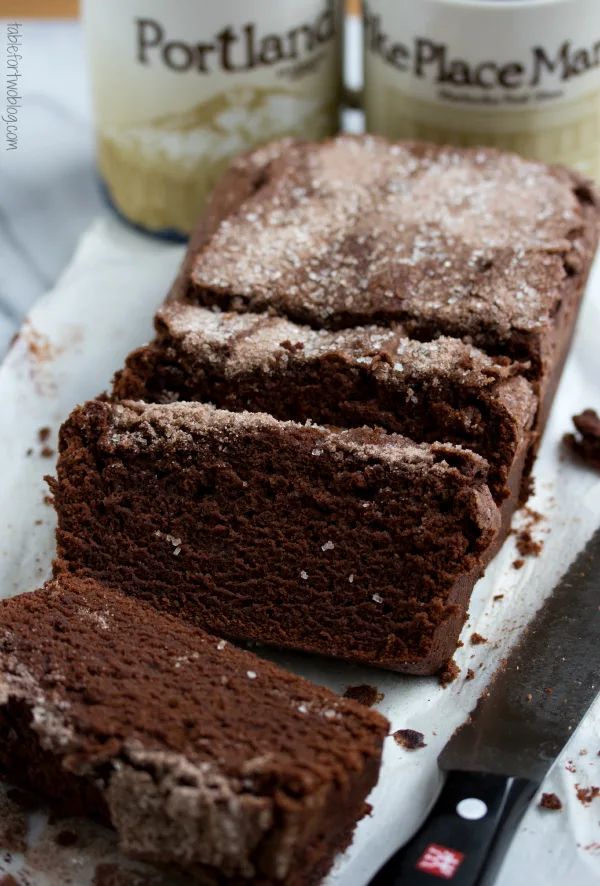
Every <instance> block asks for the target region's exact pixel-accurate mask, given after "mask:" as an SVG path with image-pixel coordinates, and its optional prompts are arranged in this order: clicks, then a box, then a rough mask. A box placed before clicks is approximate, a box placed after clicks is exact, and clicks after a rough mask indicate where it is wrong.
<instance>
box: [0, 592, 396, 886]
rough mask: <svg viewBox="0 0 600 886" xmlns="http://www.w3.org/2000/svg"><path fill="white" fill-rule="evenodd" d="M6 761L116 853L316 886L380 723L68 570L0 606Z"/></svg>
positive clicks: (351, 822)
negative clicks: (102, 833)
mask: <svg viewBox="0 0 600 886" xmlns="http://www.w3.org/2000/svg"><path fill="white" fill-rule="evenodd" d="M0 687H1V692H0V739H1V740H0V765H1V767H2V772H3V775H4V777H6V778H9V779H10V780H12V781H16V782H18V783H19V784H21V785H25V786H27V787H30V788H32V789H34V790H37V791H38V792H40V793H42V794H44V795H46V796H47V797H49V798H50V799H51V800H53V801H54V802H55V803H57V804H58V805H59V808H60V809H61V811H64V812H67V813H69V814H76V815H79V814H83V815H90V816H92V817H94V818H96V819H99V820H100V821H102V822H104V823H107V824H110V825H112V826H113V827H114V828H115V830H116V831H117V834H118V837H119V841H120V844H121V847H122V848H123V850H124V851H125V852H126V853H128V854H130V855H132V856H134V857H136V858H139V859H143V860H146V861H149V862H154V863H157V864H160V865H161V866H167V867H168V866H175V868H180V869H184V870H186V871H190V872H192V873H194V874H195V875H197V876H198V880H194V882H202V883H214V884H217V883H224V882H232V883H233V882H235V883H242V882H248V883H250V882H251V883H257V884H270V883H281V884H296V886H303V884H307V883H316V882H318V881H319V880H320V879H321V877H322V876H323V875H324V874H325V873H326V871H327V869H328V868H329V867H330V865H331V863H332V861H333V858H334V855H335V853H336V852H337V851H338V850H340V849H344V848H345V847H346V845H347V844H348V843H349V841H350V839H351V835H352V832H353V829H354V826H355V824H356V821H357V820H358V819H359V818H360V817H361V816H362V814H363V813H364V801H365V798H366V796H367V795H368V793H369V792H370V790H371V788H372V787H373V786H374V784H375V783H376V781H377V775H378V770H379V763H380V757H381V749H382V743H383V739H384V737H385V735H386V732H387V726H388V724H387V721H386V720H385V719H384V718H383V717H382V716H381V715H380V714H378V713H377V712H375V711H371V710H369V709H367V708H364V707H362V706H361V705H359V704H357V703H355V702H352V701H349V700H346V699H341V698H339V697H338V696H336V695H334V693H332V692H330V691H329V690H327V689H324V688H322V687H318V686H315V685H313V684H311V683H309V682H308V681H306V680H303V679H301V678H300V677H297V676H295V675H293V674H290V673H288V672H287V671H283V670H281V669H280V668H278V667H276V666H275V665H274V664H272V663H270V662H266V661H264V660H261V659H259V658H257V657H256V656H254V655H252V654H251V653H248V652H245V651H242V650H239V649H236V648H235V647H232V646H231V645H230V644H229V643H227V642H226V641H224V640H219V639H218V638H216V637H212V636H209V635H208V634H206V633H205V632H203V631H199V630H197V629H194V628H192V627H190V626H188V625H186V624H184V623H183V622H181V621H180V620H178V619H174V618H171V617H169V616H167V615H164V614H161V613H159V612H156V611H155V610H154V609H152V608H151V607H148V606H146V605H145V604H143V603H141V602H139V601H136V600H134V599H132V598H128V597H125V596H123V595H122V594H120V593H116V592H114V591H110V590H108V589H106V588H104V587H103V586H101V585H99V584H96V583H94V582H89V581H80V580H78V579H77V578H69V577H63V578H61V580H60V581H53V582H49V583H48V584H47V585H46V586H45V587H44V588H43V589H42V590H39V591H36V592H33V593H29V594H23V595H21V596H19V597H14V598H12V599H10V600H2V601H1V602H0Z"/></svg>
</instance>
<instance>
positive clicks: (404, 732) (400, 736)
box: [392, 729, 427, 751]
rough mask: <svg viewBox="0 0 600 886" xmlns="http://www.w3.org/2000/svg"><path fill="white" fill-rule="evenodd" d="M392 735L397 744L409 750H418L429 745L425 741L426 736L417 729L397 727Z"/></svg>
mask: <svg viewBox="0 0 600 886" xmlns="http://www.w3.org/2000/svg"><path fill="white" fill-rule="evenodd" d="M392 737H393V739H394V741H395V742H396V744H398V745H400V747H401V748H404V749H405V750H407V751H416V750H417V749H418V748H426V747H427V745H426V744H425V742H424V741H423V739H424V737H425V736H424V735H423V733H422V732H417V730H416V729H396V731H395V732H393V733H392Z"/></svg>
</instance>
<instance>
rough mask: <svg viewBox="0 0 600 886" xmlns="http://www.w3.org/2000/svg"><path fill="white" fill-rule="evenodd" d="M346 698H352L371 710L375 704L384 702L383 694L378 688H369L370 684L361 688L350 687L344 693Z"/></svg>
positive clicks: (363, 684)
mask: <svg viewBox="0 0 600 886" xmlns="http://www.w3.org/2000/svg"><path fill="white" fill-rule="evenodd" d="M344 698H352V699H353V700H354V701H358V702H360V704H364V705H366V707H368V708H371V707H373V705H375V704H379V702H380V701H383V698H384V695H383V692H379V690H378V689H377V687H376V686H369V685H368V683H361V684H360V685H359V686H348V687H346V690H345V692H344Z"/></svg>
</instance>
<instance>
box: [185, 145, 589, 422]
mask: <svg viewBox="0 0 600 886" xmlns="http://www.w3.org/2000/svg"><path fill="white" fill-rule="evenodd" d="M598 217H599V213H598V197H597V194H596V191H595V190H594V188H593V186H592V185H590V183H589V182H586V181H585V180H584V179H582V178H580V177H579V176H578V175H577V174H576V173H573V172H570V171H568V170H566V169H564V168H562V167H550V166H546V165H544V164H542V163H538V162H534V161H531V160H526V159H524V158H522V157H519V156H517V155H515V154H510V153H504V152H500V151H496V150H494V149H492V148H474V149H465V148H458V147H449V146H439V145H430V144H424V143H402V142H400V143H392V142H388V141H386V140H385V139H383V138H379V137H374V136H362V137H354V136H339V137H337V138H334V139H330V140H328V141H325V142H322V143H320V144H316V143H293V142H292V143H290V142H284V143H282V144H281V145H280V146H279V148H278V146H277V145H270V146H268V148H261V149H258V150H257V151H255V152H254V153H252V154H249V155H246V156H245V157H241V158H239V159H237V160H236V161H234V163H233V165H232V167H231V168H230V170H229V172H228V173H227V174H226V175H225V177H224V179H223V181H222V182H221V184H220V185H219V186H218V187H217V189H216V191H215V194H214V197H213V200H212V202H211V204H210V206H209V209H208V211H207V213H206V214H205V216H204V217H203V219H202V220H201V223H200V226H199V228H198V231H197V232H196V236H195V237H194V238H193V239H192V242H191V245H190V250H189V253H188V258H187V261H186V263H185V265H184V268H183V270H182V273H181V274H180V276H179V278H178V281H177V283H176V285H175V287H174V289H173V293H172V297H173V298H176V299H178V298H183V299H187V300H191V301H193V302H195V303H200V304H204V305H209V306H210V305H218V306H220V307H221V308H223V309H234V310H237V311H254V312H262V311H270V312H274V313H276V314H280V315H283V316H287V317H288V318H290V319H293V320H296V321H298V322H301V323H306V324H309V325H311V326H313V327H315V328H330V329H340V328H344V327H350V326H357V325H364V324H372V323H377V324H381V325H387V324H389V323H390V322H401V323H403V324H404V326H405V329H406V331H407V333H408V334H409V335H411V336H413V337H415V338H427V339H431V338H433V337H434V336H436V335H440V334H441V335H448V336H453V337H457V338H467V339H468V340H469V341H470V342H471V343H472V344H475V345H477V346H478V347H481V348H482V349H483V350H486V351H488V352H489V353H491V354H504V355H508V356H510V357H511V358H512V359H515V360H526V361H528V362H529V369H528V374H529V376H530V378H532V380H533V381H534V382H535V383H536V385H537V386H539V393H540V399H541V410H540V424H542V423H543V420H544V418H545V416H546V413H547V410H548V408H549V404H550V402H551V399H552V395H553V392H554V388H555V386H556V383H557V381H558V377H559V375H560V369H561V367H562V363H563V360H564V357H565V354H566V351H567V349H568V345H569V342H570V339H571V334H572V330H573V326H574V322H575V317H576V313H577V309H578V305H579V301H580V298H581V294H582V291H583V286H584V284H585V280H586V278H587V274H588V271H589V268H590V265H591V261H592V258H593V255H594V251H595V248H596V243H597V237H598Z"/></svg>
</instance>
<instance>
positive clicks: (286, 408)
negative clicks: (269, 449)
mask: <svg viewBox="0 0 600 886" xmlns="http://www.w3.org/2000/svg"><path fill="white" fill-rule="evenodd" d="M156 326H157V330H158V335H157V338H156V340H155V341H154V342H152V343H151V344H150V345H148V346H147V347H144V348H140V349H139V350H137V351H134V352H133V353H132V354H130V356H129V357H128V359H127V364H126V367H125V369H124V370H123V371H122V372H120V373H118V374H117V376H116V378H115V384H114V392H113V393H114V396H115V397H116V398H117V399H133V400H145V401H147V402H159V403H161V402H162V403H169V402H174V401H181V400H188V401H204V402H209V403H214V404H216V405H217V406H219V407H221V408H226V409H232V410H241V409H242V410H243V409H248V410H251V411H252V412H268V413H270V414H271V415H273V416H275V417H276V418H280V419H284V420H285V419H291V420H293V421H299V422H305V421H306V420H307V419H310V420H312V421H315V422H318V423H319V424H325V425H333V426H337V427H361V426H363V425H367V426H371V427H381V428H384V429H385V430H387V431H391V432H394V433H399V434H403V435H404V436H406V437H410V438H411V439H413V440H415V441H417V442H423V441H425V442H430V443H433V442H440V441H443V442H449V443H456V444H459V445H462V446H465V447H467V448H469V449H472V450H473V451H475V452H477V453H479V454H480V455H482V456H484V458H486V459H487V461H488V462H489V464H490V474H489V481H488V482H489V485H490V488H491V490H492V492H493V494H494V498H495V500H496V501H497V502H502V501H504V500H506V499H509V500H510V501H509V503H508V504H509V507H508V510H509V511H510V512H512V509H513V508H514V505H515V502H516V499H517V496H518V492H519V483H520V478H521V474H522V471H523V463H524V461H525V458H526V456H527V453H528V451H529V448H530V445H531V438H532V434H531V428H532V425H533V421H534V418H535V413H536V408H537V399H536V397H535V395H534V393H533V391H532V388H531V385H530V383H529V382H528V381H527V380H526V379H525V378H524V377H523V375H522V374H520V373H521V372H522V369H523V367H522V366H521V365H520V364H514V363H511V362H510V361H509V360H507V359H506V358H504V359H502V358H498V359H493V358H491V357H488V356H487V355H486V354H485V353H483V352H482V351H480V350H478V349H477V348H474V347H473V346H472V345H468V344H466V343H465V342H463V341H462V340H461V339H456V338H454V339H453V338H447V337H443V336H442V337H440V338H437V339H435V340H434V341H429V342H420V341H417V340H414V339H410V338H407V336H406V335H405V333H404V331H403V329H402V327H401V326H398V325H397V324H391V325H390V327H389V328H388V329H385V328H383V327H379V326H366V327H357V328H355V329H345V330H341V331H338V332H331V331H329V330H315V329H312V328H311V327H310V326H301V325H298V324H296V323H293V322H291V321H289V320H285V319H284V318H282V317H273V316H268V315H265V314H262V315H256V314H236V313H221V312H220V311H211V310H208V309H206V308H201V307H197V306H195V305H190V304H182V303H173V302H172V303H170V304H167V305H165V306H164V307H163V308H161V310H160V311H159V312H158V314H157V317H156Z"/></svg>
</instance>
